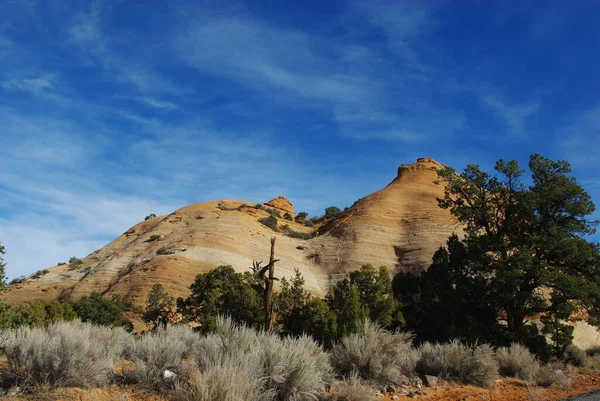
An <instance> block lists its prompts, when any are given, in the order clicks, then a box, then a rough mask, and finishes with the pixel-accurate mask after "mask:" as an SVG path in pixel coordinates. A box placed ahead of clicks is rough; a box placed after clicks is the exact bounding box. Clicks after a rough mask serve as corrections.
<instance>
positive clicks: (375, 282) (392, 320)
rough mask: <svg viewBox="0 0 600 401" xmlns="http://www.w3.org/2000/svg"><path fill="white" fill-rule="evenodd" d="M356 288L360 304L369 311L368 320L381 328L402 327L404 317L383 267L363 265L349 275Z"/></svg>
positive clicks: (388, 276)
mask: <svg viewBox="0 0 600 401" xmlns="http://www.w3.org/2000/svg"><path fill="white" fill-rule="evenodd" d="M349 278H350V283H351V284H353V285H355V286H356V289H357V290H358V293H359V296H360V303H361V304H362V305H363V306H364V307H366V308H367V309H368V311H369V318H370V319H371V321H372V322H377V323H379V324H380V325H381V326H383V327H388V328H398V327H401V326H403V325H404V317H403V316H402V312H401V311H400V310H399V307H398V306H399V305H398V302H397V301H396V299H395V298H394V294H393V291H392V281H391V279H390V273H389V272H388V270H387V268H386V267H385V266H381V267H380V268H379V269H377V270H376V269H375V268H374V267H373V266H371V265H363V266H362V267H361V268H360V270H356V271H353V272H351V273H350V275H349Z"/></svg>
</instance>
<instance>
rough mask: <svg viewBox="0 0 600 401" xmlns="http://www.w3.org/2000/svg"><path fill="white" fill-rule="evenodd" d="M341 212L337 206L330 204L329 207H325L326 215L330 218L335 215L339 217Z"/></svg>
mask: <svg viewBox="0 0 600 401" xmlns="http://www.w3.org/2000/svg"><path fill="white" fill-rule="evenodd" d="M340 213H342V211H341V210H340V208H339V207H337V206H329V207H328V208H327V209H325V217H327V218H329V219H330V218H333V217H338V216H339V215H340Z"/></svg>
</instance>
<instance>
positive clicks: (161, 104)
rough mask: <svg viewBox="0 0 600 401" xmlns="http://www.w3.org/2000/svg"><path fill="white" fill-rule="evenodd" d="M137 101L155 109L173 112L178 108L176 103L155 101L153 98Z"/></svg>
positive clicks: (143, 98)
mask: <svg viewBox="0 0 600 401" xmlns="http://www.w3.org/2000/svg"><path fill="white" fill-rule="evenodd" d="M135 99H136V100H137V101H140V102H142V103H145V104H147V105H148V106H151V107H154V108H155V109H163V110H173V109H176V108H177V105H176V104H175V103H171V102H167V101H163V100H158V99H154V98H151V97H137V98H135Z"/></svg>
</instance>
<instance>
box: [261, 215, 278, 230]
mask: <svg viewBox="0 0 600 401" xmlns="http://www.w3.org/2000/svg"><path fill="white" fill-rule="evenodd" d="M258 222H259V223H261V224H262V225H264V226H267V227H269V228H270V229H271V230H273V231H276V232H279V230H278V229H277V218H275V217H274V216H269V217H263V218H260V219H258Z"/></svg>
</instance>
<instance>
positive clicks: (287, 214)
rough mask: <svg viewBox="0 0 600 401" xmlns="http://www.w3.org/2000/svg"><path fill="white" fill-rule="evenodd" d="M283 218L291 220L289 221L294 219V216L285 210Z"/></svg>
mask: <svg viewBox="0 0 600 401" xmlns="http://www.w3.org/2000/svg"><path fill="white" fill-rule="evenodd" d="M283 218H284V219H286V220H289V221H292V220H293V217H292V215H291V214H289V213H288V212H285V213H284V214H283Z"/></svg>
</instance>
